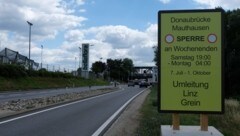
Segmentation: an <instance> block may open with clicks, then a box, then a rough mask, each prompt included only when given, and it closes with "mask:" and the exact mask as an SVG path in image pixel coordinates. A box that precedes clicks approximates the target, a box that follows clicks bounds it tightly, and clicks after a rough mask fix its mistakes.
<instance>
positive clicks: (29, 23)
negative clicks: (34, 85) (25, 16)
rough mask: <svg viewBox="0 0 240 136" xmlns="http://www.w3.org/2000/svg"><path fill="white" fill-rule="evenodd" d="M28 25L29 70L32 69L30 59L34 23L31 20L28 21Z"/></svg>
mask: <svg viewBox="0 0 240 136" xmlns="http://www.w3.org/2000/svg"><path fill="white" fill-rule="evenodd" d="M27 23H28V25H29V55H28V56H29V70H30V68H31V67H30V60H31V55H30V52H31V26H32V25H33V24H32V23H31V22H29V21H27Z"/></svg>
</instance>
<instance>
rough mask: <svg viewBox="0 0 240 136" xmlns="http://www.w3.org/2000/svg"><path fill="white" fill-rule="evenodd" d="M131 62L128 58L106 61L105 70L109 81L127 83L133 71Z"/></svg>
mask: <svg viewBox="0 0 240 136" xmlns="http://www.w3.org/2000/svg"><path fill="white" fill-rule="evenodd" d="M133 67H134V65H133V61H132V60H131V59H129V58H124V59H115V60H112V59H108V60H107V68H108V72H109V75H110V78H111V79H114V80H120V81H127V80H128V77H129V76H130V75H131V73H132V72H133V70H134V68H133Z"/></svg>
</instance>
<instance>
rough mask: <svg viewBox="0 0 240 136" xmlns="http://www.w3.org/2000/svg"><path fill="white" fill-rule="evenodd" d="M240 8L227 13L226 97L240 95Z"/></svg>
mask: <svg viewBox="0 0 240 136" xmlns="http://www.w3.org/2000/svg"><path fill="white" fill-rule="evenodd" d="M239 24H240V9H237V10H233V11H227V12H226V13H225V32H226V33H225V37H226V48H225V81H226V85H225V86H226V90H229V91H226V97H227V98H229V97H235V96H239V95H240V84H239V80H240V69H239V67H240V27H239Z"/></svg>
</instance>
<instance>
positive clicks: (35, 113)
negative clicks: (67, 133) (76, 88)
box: [0, 91, 119, 125]
mask: <svg viewBox="0 0 240 136" xmlns="http://www.w3.org/2000/svg"><path fill="white" fill-rule="evenodd" d="M117 92H119V91H114V92H110V93H106V94H102V95H98V96H93V97H90V98H86V99H83V100H79V101H75V102H70V103H67V104H63V105H59V106H56V107H52V108H49V109H45V110H41V111H38V112H34V113H30V114H27V115H23V116H19V117H16V118H12V119H8V120H5V121H1V122H0V125H2V124H5V123H8V122H12V121H15V120H18V119H22V118H26V117H30V116H33V115H37V114H40V113H43V112H47V111H51V110H55V109H58V108H62V107H66V106H69V105H73V104H76V103H81V102H84V101H88V100H91V99H95V98H98V97H102V96H105V95H110V94H112V93H117Z"/></svg>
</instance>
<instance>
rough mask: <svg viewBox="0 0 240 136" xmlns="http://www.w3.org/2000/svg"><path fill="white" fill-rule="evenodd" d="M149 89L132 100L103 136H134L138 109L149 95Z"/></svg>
mask: <svg viewBox="0 0 240 136" xmlns="http://www.w3.org/2000/svg"><path fill="white" fill-rule="evenodd" d="M149 92H150V89H147V90H146V91H144V92H143V93H142V94H141V95H139V96H138V97H137V98H136V99H134V100H133V101H132V102H131V103H130V104H129V105H128V106H127V107H126V109H125V110H124V111H123V113H122V114H121V115H120V116H119V117H118V119H117V120H116V121H115V122H114V123H113V124H112V126H111V127H110V128H109V129H108V130H107V131H106V133H105V134H104V136H123V135H124V136H132V135H134V133H135V131H136V129H137V127H138V125H139V118H140V115H141V114H140V112H139V110H140V108H141V107H142V104H143V102H144V100H145V98H146V96H147V95H148V94H149Z"/></svg>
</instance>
